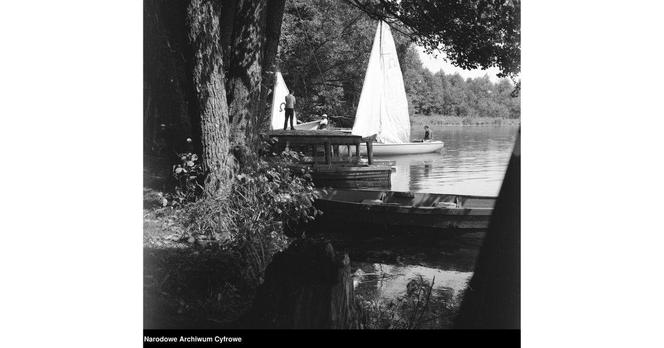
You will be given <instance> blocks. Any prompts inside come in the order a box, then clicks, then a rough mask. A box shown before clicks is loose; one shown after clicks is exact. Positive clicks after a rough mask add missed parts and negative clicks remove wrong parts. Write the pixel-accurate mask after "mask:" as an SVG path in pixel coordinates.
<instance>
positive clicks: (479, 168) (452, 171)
mask: <svg viewBox="0 0 664 348" xmlns="http://www.w3.org/2000/svg"><path fill="white" fill-rule="evenodd" d="M432 131H433V138H434V139H435V140H442V141H444V142H445V147H444V148H443V149H442V150H441V151H440V152H434V153H429V154H422V155H408V156H385V157H379V158H377V159H380V160H391V161H396V171H394V172H393V173H392V190H394V191H413V192H430V193H456V194H467V195H481V196H497V195H498V192H499V191H500V185H501V183H502V181H503V177H504V176H505V170H506V169H507V163H508V161H509V158H510V155H511V153H512V147H513V146H514V141H515V140H516V134H517V131H518V127H461V126H433V127H432ZM411 133H412V134H411V138H412V139H421V138H422V137H423V136H424V129H423V128H419V127H418V128H414V129H412V132H411Z"/></svg>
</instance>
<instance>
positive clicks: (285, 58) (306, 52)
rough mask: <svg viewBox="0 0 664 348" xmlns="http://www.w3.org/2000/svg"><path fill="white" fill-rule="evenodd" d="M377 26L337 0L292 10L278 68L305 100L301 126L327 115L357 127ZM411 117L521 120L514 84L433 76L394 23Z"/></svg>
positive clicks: (294, 3)
mask: <svg viewBox="0 0 664 348" xmlns="http://www.w3.org/2000/svg"><path fill="white" fill-rule="evenodd" d="M376 25H377V21H376V20H374V19H372V18H371V17H370V16H369V15H368V14H367V13H366V12H365V11H363V10H361V9H359V8H358V7H356V6H352V5H350V4H347V3H345V2H340V1H337V0H321V1H314V2H311V1H305V0H291V1H288V2H287V3H286V8H285V11H284V21H283V24H282V36H281V40H280V43H279V52H278V55H277V59H276V66H277V67H278V69H279V70H280V71H281V72H282V74H283V75H284V79H285V81H286V83H287V85H288V87H289V88H290V89H292V90H294V91H295V94H296V96H297V97H298V107H297V109H298V111H299V117H300V119H305V120H306V119H309V118H313V117H315V115H320V114H322V113H327V114H330V115H334V116H337V118H336V120H335V121H337V123H342V124H345V125H350V124H352V119H353V117H354V116H355V110H356V107H357V103H358V101H359V98H360V94H361V91H362V84H363V81H364V74H365V72H366V68H367V63H368V61H369V54H370V52H371V45H372V43H373V38H374V34H375V32H376ZM391 27H392V32H393V34H394V38H395V41H396V46H397V51H398V55H399V63H400V66H401V70H402V72H403V78H404V85H405V87H406V94H407V96H408V100H409V108H410V112H411V114H425V115H430V114H442V115H448V116H461V117H478V116H480V117H499V118H518V117H519V115H520V110H519V99H518V98H512V96H511V93H512V92H513V91H514V89H515V87H514V85H513V84H512V83H511V82H510V81H509V80H508V79H501V80H500V82H498V83H492V82H491V81H490V80H489V79H488V77H482V78H475V79H463V78H462V77H461V76H460V75H458V74H455V75H446V74H444V72H442V71H439V72H437V73H435V74H434V73H432V72H430V71H429V70H428V69H426V68H424V67H423V66H422V62H421V60H420V58H419V55H418V53H417V51H416V49H415V44H414V42H413V39H412V37H411V36H410V35H409V30H408V28H406V27H404V25H402V24H400V23H398V22H392V23H391Z"/></svg>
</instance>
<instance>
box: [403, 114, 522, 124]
mask: <svg viewBox="0 0 664 348" xmlns="http://www.w3.org/2000/svg"><path fill="white" fill-rule="evenodd" d="M410 125H411V127H424V126H425V125H429V126H507V127H513V126H520V125H521V119H518V118H494V117H460V116H444V115H428V116H427V115H420V114H415V115H413V116H411V117H410Z"/></svg>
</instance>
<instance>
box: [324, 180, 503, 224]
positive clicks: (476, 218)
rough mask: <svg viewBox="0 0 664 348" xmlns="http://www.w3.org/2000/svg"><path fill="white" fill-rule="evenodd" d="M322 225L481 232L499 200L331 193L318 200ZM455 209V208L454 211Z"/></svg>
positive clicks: (419, 195)
mask: <svg viewBox="0 0 664 348" xmlns="http://www.w3.org/2000/svg"><path fill="white" fill-rule="evenodd" d="M315 204H316V207H317V208H318V209H320V210H321V211H322V212H323V215H322V216H321V217H320V218H317V219H321V224H324V225H328V226H331V225H335V224H336V225H338V224H341V225H342V226H350V224H354V225H355V224H357V225H361V226H365V227H366V226H370V227H369V228H371V226H373V227H374V228H375V229H377V230H379V231H395V232H396V231H405V232H419V231H445V230H447V231H449V230H461V231H464V232H465V231H478V230H485V229H487V228H488V226H489V221H490V218H491V213H492V211H493V205H494V204H495V197H483V196H465V195H453V194H451V195H450V194H430V193H410V192H395V191H375V190H331V191H329V192H327V193H326V194H324V195H323V196H322V197H321V198H319V199H317V200H316V202H315ZM452 205H455V206H454V207H452Z"/></svg>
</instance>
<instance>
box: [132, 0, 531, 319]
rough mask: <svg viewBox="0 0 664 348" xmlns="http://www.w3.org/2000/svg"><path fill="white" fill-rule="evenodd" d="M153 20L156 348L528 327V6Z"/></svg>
mask: <svg viewBox="0 0 664 348" xmlns="http://www.w3.org/2000/svg"><path fill="white" fill-rule="evenodd" d="M143 6H144V8H143V10H144V13H143V16H144V17H143V25H144V40H143V44H144V56H143V59H144V94H143V98H144V105H143V106H144V113H143V132H144V133H143V134H144V143H143V156H144V284H143V285H144V307H143V310H144V312H143V313H144V328H145V329H146V330H149V329H224V328H234V329H359V330H372V329H379V330H385V329H395V330H407V329H416V330H417V329H432V330H444V329H459V328H467V329H519V327H520V324H519V304H520V299H519V277H520V273H519V266H520V261H519V242H520V241H519V234H520V225H519V219H520V200H519V194H520V193H519V192H520V157H519V156H520V155H519V141H518V137H519V126H520V116H521V111H520V98H519V89H520V79H519V72H520V2H519V1H504V2H502V1H501V2H492V1H487V2H481V1H480V2H454V1H450V2H439V1H368V0H348V1H347V0H315V1H304V0H280V1H237V0H230V1H214V0H193V1H168V0H145V1H144V3H143Z"/></svg>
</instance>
